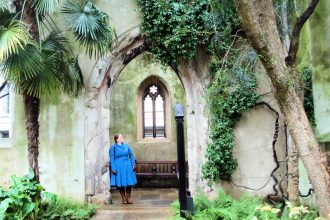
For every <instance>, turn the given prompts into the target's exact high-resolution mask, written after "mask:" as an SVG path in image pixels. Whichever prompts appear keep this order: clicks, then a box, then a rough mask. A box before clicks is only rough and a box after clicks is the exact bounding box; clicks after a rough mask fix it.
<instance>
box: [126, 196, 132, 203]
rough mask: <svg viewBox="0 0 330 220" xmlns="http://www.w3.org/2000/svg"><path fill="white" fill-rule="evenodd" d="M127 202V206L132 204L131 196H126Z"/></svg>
mask: <svg viewBox="0 0 330 220" xmlns="http://www.w3.org/2000/svg"><path fill="white" fill-rule="evenodd" d="M126 201H127V204H132V203H133V201H132V199H131V196H130V195H129V194H126Z"/></svg>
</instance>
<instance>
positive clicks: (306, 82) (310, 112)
mask: <svg viewBox="0 0 330 220" xmlns="http://www.w3.org/2000/svg"><path fill="white" fill-rule="evenodd" d="M300 78H301V81H302V83H303V86H304V109H305V112H306V115H307V117H308V119H309V122H310V123H311V125H312V126H313V127H315V126H316V122H315V117H314V100H313V81H312V68H311V66H306V67H304V68H303V69H302V71H301V72H300Z"/></svg>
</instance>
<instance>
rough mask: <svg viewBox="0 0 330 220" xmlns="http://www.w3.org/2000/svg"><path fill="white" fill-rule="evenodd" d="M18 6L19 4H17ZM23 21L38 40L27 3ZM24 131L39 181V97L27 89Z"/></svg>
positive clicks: (32, 16) (31, 161) (36, 30)
mask: <svg viewBox="0 0 330 220" xmlns="http://www.w3.org/2000/svg"><path fill="white" fill-rule="evenodd" d="M17 8H19V6H17ZM23 21H24V22H25V23H26V24H27V25H28V26H29V33H30V35H31V37H32V38H33V39H34V40H35V41H36V42H39V31H38V26H37V23H36V13H35V11H34V10H33V9H32V8H31V7H30V6H29V5H28V4H27V5H25V7H24V12H23ZM23 100H24V109H25V119H26V132H27V138H28V158H29V165H30V167H31V168H32V169H33V172H34V178H35V180H36V181H37V182H39V166H38V156H39V119H38V118H39V111H40V99H39V98H36V97H33V96H30V95H28V93H27V91H23Z"/></svg>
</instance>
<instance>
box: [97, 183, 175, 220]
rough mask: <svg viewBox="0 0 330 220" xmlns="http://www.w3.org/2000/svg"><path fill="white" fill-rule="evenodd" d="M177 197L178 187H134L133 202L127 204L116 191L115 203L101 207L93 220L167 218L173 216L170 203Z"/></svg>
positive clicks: (114, 194) (114, 193) (113, 199)
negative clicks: (122, 201) (122, 202)
mask: <svg viewBox="0 0 330 220" xmlns="http://www.w3.org/2000/svg"><path fill="white" fill-rule="evenodd" d="M177 198H178V191H177V189H133V191H132V199H133V204H131V205H126V204H121V197H120V194H119V192H118V191H115V192H113V194H112V201H113V204H112V205H109V206H104V207H101V208H100V209H99V210H98V211H97V213H96V215H95V216H94V217H93V218H92V220H111V219H114V220H133V219H134V220H136V219H139V220H142V219H146V220H148V219H150V220H151V219H167V218H168V217H170V216H172V213H171V211H170V204H171V203H172V202H173V201H174V200H175V199H177Z"/></svg>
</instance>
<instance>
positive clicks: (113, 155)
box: [109, 134, 137, 204]
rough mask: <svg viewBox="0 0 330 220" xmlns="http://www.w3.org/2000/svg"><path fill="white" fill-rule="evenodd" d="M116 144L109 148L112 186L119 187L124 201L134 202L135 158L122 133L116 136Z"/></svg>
mask: <svg viewBox="0 0 330 220" xmlns="http://www.w3.org/2000/svg"><path fill="white" fill-rule="evenodd" d="M114 139H115V144H113V145H111V147H110V150H109V155H110V167H111V177H110V182H111V186H116V187H117V188H118V189H119V192H120V195H121V198H122V203H123V204H132V199H131V191H132V187H133V186H134V185H135V184H136V182H137V181H136V174H135V172H134V171H135V159H134V156H133V151H132V149H131V147H130V146H129V145H128V144H126V143H124V138H123V136H122V135H121V134H117V135H115V136H114Z"/></svg>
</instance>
